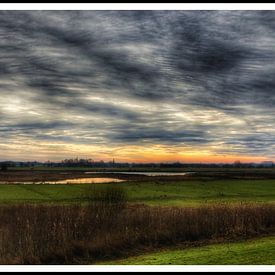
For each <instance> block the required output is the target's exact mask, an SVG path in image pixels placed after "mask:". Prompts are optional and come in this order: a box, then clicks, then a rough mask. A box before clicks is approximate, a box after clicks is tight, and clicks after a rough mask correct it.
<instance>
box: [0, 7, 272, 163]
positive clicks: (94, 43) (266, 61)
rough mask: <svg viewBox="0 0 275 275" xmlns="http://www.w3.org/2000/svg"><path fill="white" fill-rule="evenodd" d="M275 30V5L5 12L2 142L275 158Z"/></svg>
mask: <svg viewBox="0 0 275 275" xmlns="http://www.w3.org/2000/svg"><path fill="white" fill-rule="evenodd" d="M274 30H275V12H273V11H1V12H0V95H1V98H0V115H1V126H0V133H1V135H0V145H1V144H5V142H7V140H10V141H11V143H12V144H13V142H15V141H19V140H20V137H22V138H29V139H33V140H34V141H37V142H40V141H49V142H51V141H53V140H55V141H60V142H61V141H62V142H68V143H71V144H84V145H85V144H86V145H92V144H106V145H107V144H108V145H110V144H111V145H117V144H118V145H119V144H137V145H140V144H145V145H146V144H163V145H171V146H194V147H196V146H208V147H209V148H211V150H212V151H213V153H221V154H225V153H240V154H245V155H248V154H251V155H259V156H266V157H273V155H274V154H273V149H274V148H275V130H273V129H274V128H275V124H274V113H275V112H274V107H275V92H274V89H275V78H274V73H275V62H274V61H275V48H274V45H275V33H274ZM0 157H3V158H4V156H0Z"/></svg>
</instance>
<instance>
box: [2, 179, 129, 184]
mask: <svg viewBox="0 0 275 275" xmlns="http://www.w3.org/2000/svg"><path fill="white" fill-rule="evenodd" d="M122 181H124V180H121V179H115V178H76V179H64V180H55V181H53V180H49V181H37V182H35V181H33V182H6V181H0V184H92V183H111V182H122Z"/></svg>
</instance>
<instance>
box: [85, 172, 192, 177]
mask: <svg viewBox="0 0 275 275" xmlns="http://www.w3.org/2000/svg"><path fill="white" fill-rule="evenodd" d="M84 173H85V174H123V175H144V176H149V177H157V176H185V175H188V174H192V172H183V173H178V172H84Z"/></svg>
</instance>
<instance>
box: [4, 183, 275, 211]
mask: <svg viewBox="0 0 275 275" xmlns="http://www.w3.org/2000/svg"><path fill="white" fill-rule="evenodd" d="M114 185H116V186H120V187H124V188H125V190H126V191H127V193H128V196H129V200H130V202H132V203H145V204H148V205H167V206H171V205H174V206H196V205H201V204H206V203H239V202H245V203H255V202H256V203H270V202H275V180H215V181H178V182H143V183H142V182H131V183H130V182H124V183H114ZM94 186H95V188H96V189H100V188H106V184H94ZM86 188H88V185H83V184H82V185H0V203H14V202H22V201H27V202H71V201H79V200H81V197H82V195H83V193H85V190H86Z"/></svg>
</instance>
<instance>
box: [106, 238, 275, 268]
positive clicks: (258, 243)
mask: <svg viewBox="0 0 275 275" xmlns="http://www.w3.org/2000/svg"><path fill="white" fill-rule="evenodd" d="M274 243H275V237H274V236H273V237H265V238H260V239H256V240H247V241H241V242H237V243H225V244H217V245H207V246H202V247H196V248H186V249H177V250H163V251H160V252H154V253H148V254H145V255H141V256H137V257H130V258H126V259H123V260H117V261H111V262H105V263H101V264H107V265H169V264H172V265H274V264H275V257H274V255H275V245H274Z"/></svg>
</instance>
